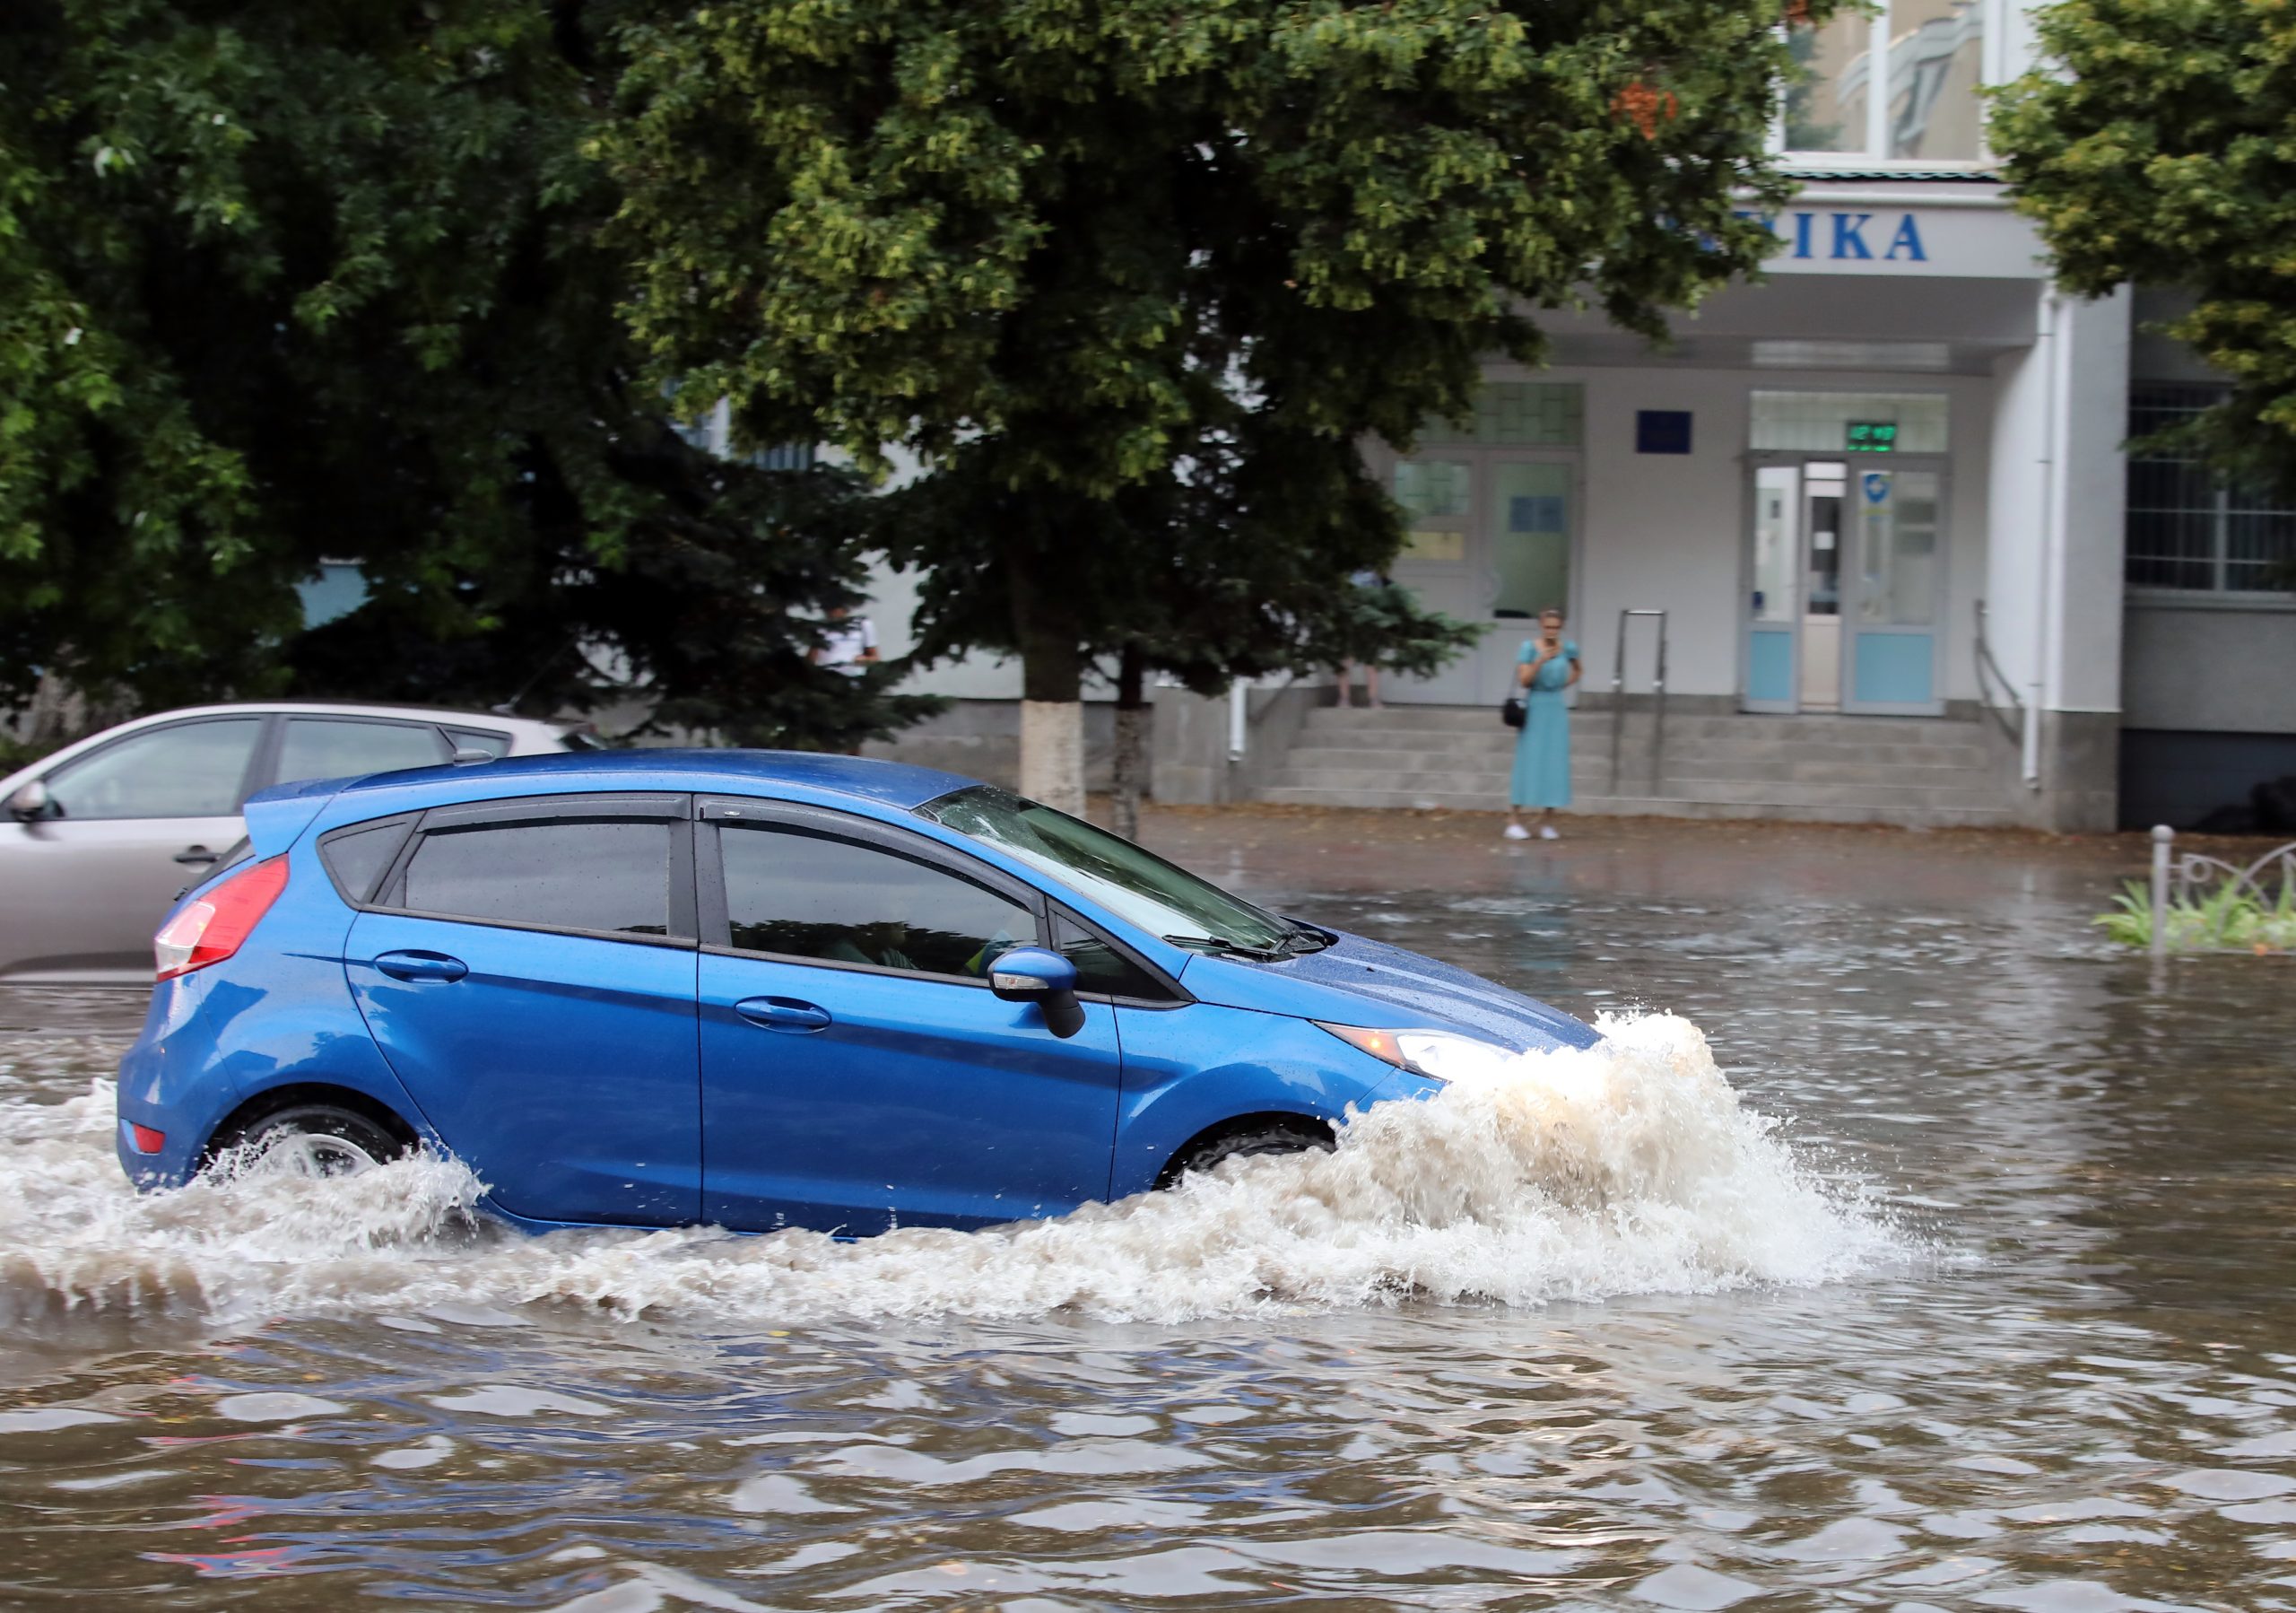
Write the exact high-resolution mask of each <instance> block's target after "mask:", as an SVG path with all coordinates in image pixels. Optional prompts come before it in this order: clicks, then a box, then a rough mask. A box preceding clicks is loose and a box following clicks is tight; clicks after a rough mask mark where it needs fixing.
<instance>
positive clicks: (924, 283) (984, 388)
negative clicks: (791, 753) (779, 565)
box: [597, 0, 1828, 771]
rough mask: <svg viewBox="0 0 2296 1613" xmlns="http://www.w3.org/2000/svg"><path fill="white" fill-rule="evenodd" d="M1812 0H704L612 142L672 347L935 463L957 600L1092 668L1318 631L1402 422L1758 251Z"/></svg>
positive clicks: (722, 383) (636, 289)
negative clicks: (1566, 311) (1551, 333)
mask: <svg viewBox="0 0 2296 1613" xmlns="http://www.w3.org/2000/svg"><path fill="white" fill-rule="evenodd" d="M1783 9H1784V8H1783V6H1782V5H1781V4H1780V0H1614V3H1602V0H1595V3H1588V4H1548V3H1544V0H1540V3H1535V4H1534V3H1528V0H1526V3H1520V4H1491V3H1484V0H1382V3H1379V4H1341V3H1339V0H711V3H710V4H707V5H704V6H698V7H696V8H694V9H692V10H691V11H688V12H684V13H679V14H676V15H674V16H673V17H671V18H670V19H668V20H666V21H663V22H654V23H648V24H644V25H640V26H637V27H635V28H633V30H632V31H631V33H630V35H629V36H628V39H627V52H628V55H629V57H630V60H631V70H630V72H629V74H627V75H626V77H625V79H624V82H623V91H622V94H623V105H624V106H625V107H626V109H627V111H628V116H627V117H626V118H621V119H617V120H615V121H614V122H613V123H611V124H609V125H606V126H603V127H602V128H601V130H600V133H599V135H598V137H597V149H598V150H599V151H600V152H601V153H602V154H603V155H604V157H605V158H606V160H607V161H608V163H609V164H610V166H611V168H612V170H613V172H614V174H615V175H616V177H617V178H618V179H619V181H620V183H621V185H622V188H623V190H624V193H625V200H624V202H623V205H622V213H621V215H620V218H621V238H622V240H627V241H628V242H630V243H631V247H632V248H633V251H634V254H635V256H636V258H637V262H638V274H637V275H636V278H635V280H634V283H633V288H632V294H631V301H630V311H631V318H632V321H633V325H634V328H635V330H636V332H637V335H638V336H639V340H640V341H641V343H642V344H644V345H645V346H647V347H648V349H650V350H651V352H652V353H654V354H655V355H656V356H657V359H658V361H659V362H660V363H661V365H662V366H663V369H664V371H665V373H667V374H673V375H675V376H678V377H680V378H682V379H683V384H685V385H687V386H690V387H691V388H695V389H696V390H697V391H700V392H702V393H705V394H708V395H710V396H718V395H723V396H726V397H729V398H731V399H732V400H733V402H734V405H735V412H736V415H737V418H738V420H739V421H740V423H741V424H742V426H743V429H744V432H746V433H748V434H749V435H750V436H751V437H752V439H754V440H776V439H778V438H782V437H788V436H802V435H815V434H817V435H819V436H820V437H822V439H824V440H830V441H834V442H837V443H839V444H841V445H843V446H844V447H845V448H847V449H849V450H850V451H851V452H852V453H853V454H854V456H855V457H856V458H857V459H858V460H859V461H860V462H861V463H863V464H864V465H873V464H879V463H882V462H883V457H884V456H885V455H886V454H887V453H888V451H889V450H891V449H900V450H904V451H905V452H906V453H907V454H909V455H910V456H913V457H915V458H917V459H918V460H919V461H921V462H923V463H924V464H926V466H928V467H929V468H930V470H931V471H932V473H933V474H932V475H929V476H928V477H927V478H926V481H925V482H924V483H923V484H920V485H919V486H918V489H917V490H916V494H915V497H914V498H913V499H912V500H911V501H910V508H911V511H912V519H913V521H914V524H913V525H912V526H910V527H908V528H907V529H906V532H905V533H904V535H903V536H900V537H899V538H898V539H897V540H896V543H897V545H900V546H902V547H903V552H904V553H905V554H906V557H907V558H909V559H911V560H914V561H918V562H927V563H930V564H932V565H933V566H934V567H935V569H936V571H935V575H936V581H935V584H934V585H933V588H932V589H931V591H929V592H928V596H927V611H928V616H929V625H930V628H931V632H932V636H933V637H934V639H935V641H936V642H945V643H956V642H992V643H996V644H998V645H1000V646H1003V647H1008V648H1011V649H1013V650H1018V651H1019V652H1020V653H1021V656H1022V662H1023V667H1024V687H1025V692H1026V693H1027V695H1028V697H1029V698H1031V699H1032V700H1038V701H1048V702H1058V701H1073V700H1074V699H1075V698H1076V695H1077V693H1078V688H1079V684H1080V680H1081V678H1082V677H1083V674H1084V671H1085V668H1086V667H1087V666H1088V665H1089V663H1090V662H1091V659H1092V658H1093V657H1094V656H1096V655H1098V654H1102V653H1106V652H1108V651H1109V650H1121V649H1123V648H1125V647H1126V645H1127V644H1132V645H1135V646H1144V647H1154V648H1153V650H1152V653H1155V654H1157V655H1158V656H1159V657H1160V658H1170V664H1175V665H1183V666H1185V665H1193V664H1196V662H1198V661H1203V662H1220V663H1222V664H1223V665H1224V667H1225V668H1226V669H1230V670H1234V669H1240V668H1241V667H1244V666H1247V665H1249V664H1250V663H1251V662H1252V660H1253V659H1254V658H1256V657H1258V656H1261V655H1263V654H1265V655H1266V657H1267V658H1268V659H1269V660H1270V661H1272V662H1274V663H1276V664H1297V659H1298V657H1297V655H1296V654H1294V653H1292V652H1289V651H1287V652H1284V653H1281V654H1279V653H1276V652H1274V651H1273V650H1270V649H1269V648H1268V644H1269V641H1268V638H1267V636H1266V634H1267V630H1268V627H1269V624H1270V623H1277V624H1281V623H1286V622H1288V623H1292V624H1293V625H1294V626H1295V627H1298V626H1299V624H1302V623H1306V624H1310V625H1309V626H1308V627H1305V628H1301V629H1300V631H1305V632H1309V633H1310V634H1311V635H1312V634H1313V633H1315V632H1325V631H1326V627H1328V625H1329V624H1330V623H1332V622H1334V621H1335V620H1344V604H1342V603H1338V601H1341V600H1342V599H1344V593H1345V589H1346V584H1345V578H1346V575H1347V573H1348V572H1349V571H1352V570H1353V569H1355V568H1356V567H1358V566H1361V565H1378V564H1380V563H1383V562H1385V561H1387V559H1388V558H1389V557H1391V556H1392V554H1394V552H1395V549H1396V545H1397V543H1398V542H1399V540H1400V531H1399V525H1398V519H1397V515H1396V511H1395V510H1394V509H1393V507H1392V506H1390V505H1388V504H1387V501H1386V500H1385V499H1384V496H1383V495H1382V494H1381V493H1379V491H1378V489H1377V488H1376V487H1374V486H1373V485H1371V484H1370V482H1369V481H1368V479H1367V477H1366V475H1365V472H1364V470H1363V468H1362V466H1361V460H1360V456H1359V455H1358V453H1357V452H1356V449H1357V448H1358V446H1359V445H1360V443H1361V440H1363V438H1364V437H1365V436H1366V435H1367V434H1370V433H1374V432H1376V433H1378V434H1380V435H1383V436H1385V437H1387V439H1389V440H1394V441H1396V442H1399V443H1400V442H1407V441H1409V440H1410V439H1411V438H1412V436H1413V432H1415V431H1416V430H1417V429H1418V427H1419V424H1420V423H1421V421H1422V419H1423V418H1425V417H1426V416H1427V415H1429V414H1437V413H1439V414H1449V415H1458V414H1463V413H1464V412H1465V410H1466V408H1467V406H1468V404H1469V400H1470V397H1471V396H1472V393H1473V389H1474V386H1475V383H1476V379H1477V375H1478V365H1479V361H1480V360H1481V359H1483V357H1485V356H1488V355H1490V354H1493V353H1502V354H1505V355H1508V356H1510V357H1513V358H1516V359H1518V360H1521V361H1524V362H1532V363H1535V362H1539V361H1540V359H1541V357H1542V356H1543V353H1544V344H1543V342H1542V339H1541V335H1540V331H1539V327H1538V324H1537V318H1536V316H1537V313H1538V311H1539V310H1542V309H1551V308H1559V307H1578V306H1587V305H1591V306H1593V307H1596V308H1598V309H1600V310H1602V311H1603V312H1604V313H1605V314H1607V315H1608V316H1609V317H1610V318H1612V319H1613V320H1614V321H1615V322H1617V323H1618V324H1620V325H1622V326H1624V327H1628V328H1631V329H1635V330H1640V331H1644V332H1648V333H1651V334H1654V335H1655V334H1657V333H1658V332H1659V331H1660V329H1661V327H1662V313H1661V310H1665V309H1667V308H1674V307H1690V306H1694V305H1695V304H1696V303H1697V302H1698V301H1700V299H1701V298H1702V297H1703V296H1704V295H1705V294H1706V293H1707V292H1709V291H1710V290H1711V289H1713V288H1714V287H1716V286H1718V285H1719V284H1721V283H1724V282H1725V281H1726V280H1728V279H1729V278H1731V277H1733V276H1735V275H1743V274H1744V273H1746V272H1748V271H1751V270H1752V269H1753V268H1754V267H1755V266H1758V265H1759V263H1760V262H1761V258H1762V257H1763V256H1764V255H1765V253H1766V252H1767V251H1768V250H1769V249H1770V246H1771V244H1772V243H1771V238H1770V235H1769V233H1768V231H1766V230H1765V229H1764V228H1763V226H1762V225H1761V223H1759V222H1756V221H1754V220H1752V219H1751V218H1748V217H1745V216H1744V214H1745V213H1746V212H1748V211H1758V210H1760V209H1761V207H1762V206H1764V205H1778V204H1780V203H1782V201H1783V199H1784V191H1783V188H1782V187H1781V186H1780V185H1779V182H1778V181H1777V180H1776V179H1774V177H1773V176H1772V175H1771V174H1770V172H1769V170H1767V169H1766V167H1765V162H1764V157H1763V134H1764V131H1765V129H1766V128H1767V126H1768V124H1769V121H1770V116H1771V112H1772V109H1773V108H1774V105H1775V96H1776V93H1777V92H1778V90H1779V85H1780V83H1781V82H1782V81H1783V79H1784V78H1785V76H1786V75H1787V73H1788V72H1789V70H1790V59H1789V57H1788V50H1787V44H1786V43H1785V41H1784V39H1782V38H1781V37H1780V34H1779V29H1778V24H1779V21H1780V18H1781V14H1782V12H1783ZM1797 9H1803V10H1806V12H1807V13H1808V14H1809V15H1810V16H1811V17H1812V18H1813V20H1822V15H1823V13H1824V12H1825V11H1826V10H1827V9H1828V8H1827V7H1825V6H1824V5H1822V4H1821V5H1817V6H1813V7H1809V8H1797ZM934 502H937V504H938V506H939V511H940V513H939V516H938V518H937V519H934V518H931V517H928V516H927V515H926V514H923V513H918V510H919V507H920V506H923V505H925V504H927V503H934ZM1207 549H1208V550H1210V551H1211V553H1210V554H1208V555H1206V554H1205V550H1207ZM1199 562H1202V563H1199ZM1207 568H1208V569H1207ZM1174 573H1177V587H1176V588H1172V589H1167V588H1166V587H1165V586H1164V582H1165V580H1168V579H1169V578H1170V575H1171V574H1174ZM1287 588H1288V589H1290V590H1291V591H1290V592H1289V593H1288V594H1287V593H1284V592H1283V589H1287ZM1231 595H1232V596H1234V601H1235V602H1239V603H1240V606H1241V607H1242V608H1241V614H1242V615H1251V614H1252V612H1254V611H1255V610H1257V611H1259V612H1260V615H1259V616H1258V618H1257V623H1251V624H1246V625H1243V626H1235V625H1218V626H1217V627H1216V630H1215V631H1213V632H1209V633H1207V634H1205V635H1203V636H1201V637H1199V636H1198V635H1197V633H1196V628H1197V627H1198V625H1199V624H1202V623H1232V620H1233V618H1232V617H1231V616H1223V615H1222V614H1221V606H1222V602H1223V601H1228V600H1229V597H1230V596H1231ZM1263 607H1265V608H1263ZM1319 622H1320V623H1325V624H1326V627H1316V626H1313V625H1312V624H1314V623H1319ZM1423 625H1424V626H1427V627H1430V628H1434V627H1436V626H1437V625H1438V624H1436V623H1432V622H1429V623H1424V624H1423ZM1327 637H1328V634H1327V633H1326V638H1327ZM1314 653H1320V654H1323V655H1325V656H1326V658H1327V657H1328V655H1329V650H1328V648H1326V649H1325V650H1320V651H1317V652H1314ZM1309 658H1313V655H1312V654H1311V655H1310V657H1309ZM1027 766H1028V763H1027V760H1026V758H1024V760H1023V767H1024V771H1025V770H1026V768H1027Z"/></svg>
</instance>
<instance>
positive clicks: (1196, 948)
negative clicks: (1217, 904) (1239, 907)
mask: <svg viewBox="0 0 2296 1613" xmlns="http://www.w3.org/2000/svg"><path fill="white" fill-rule="evenodd" d="M1164 939H1166V940H1167V941H1170V943H1171V944H1172V945H1173V946H1185V947H1187V949H1188V950H1189V951H1191V952H1210V953H1216V954H1218V955H1220V956H1222V957H1223V958H1249V959H1251V960H1252V961H1253V962H1254V963H1282V962H1283V960H1284V959H1285V958H1287V957H1290V956H1291V954H1290V953H1289V952H1278V951H1275V950H1274V949H1273V948H1271V947H1266V946H1241V945H1239V944H1238V943H1237V942H1234V941H1231V940H1230V939H1228V937H1225V936H1166V937H1164Z"/></svg>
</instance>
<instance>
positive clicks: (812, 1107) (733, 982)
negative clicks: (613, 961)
mask: <svg viewBox="0 0 2296 1613" xmlns="http://www.w3.org/2000/svg"><path fill="white" fill-rule="evenodd" d="M757 998H778V999H781V1000H783V1001H785V1002H791V1003H802V1004H804V1005H805V1006H806V1007H813V1008H815V1009H818V1010H820V1011H821V1012H822V1013H823V1014H824V1015H825V1016H826V1017H827V1018H828V1021H829V1023H828V1024H825V1025H823V1026H822V1027H821V1028H820V1029H818V1030H814V1029H804V1028H796V1027H792V1028H788V1029H781V1028H776V1027H774V1026H772V1025H770V1024H756V1023H753V1022H752V1021H751V1020H748V1019H746V1018H744V1017H743V1016H742V1015H740V1014H739V1013H737V1012H736V1011H735V1005H736V1004H737V1003H741V1002H744V1001H750V1000H754V999H757ZM1083 1008H1084V1025H1083V1029H1082V1030H1080V1031H1078V1032H1077V1033H1076V1034H1074V1036H1070V1037H1066V1038H1061V1037H1056V1036H1053V1035H1051V1034H1049V1033H1047V1031H1046V1029H1045V1025H1044V1016H1043V1012H1042V1010H1040V1009H1039V1008H1037V1007H1032V1006H1029V1005H1025V1004H1020V1003H1011V1002H1005V1001H1001V1000H999V999H998V998H996V997H995V996H994V995H992V994H991V993H990V992H989V991H988V990H987V989H986V988H984V987H980V986H974V985H963V984H959V983H957V982H955V981H939V980H918V979H903V978H901V977H900V976H898V975H890V974H883V973H878V972H874V971H868V970H860V969H850V970H848V969H836V968H825V967H821V966H818V965H810V964H804V963H785V962H780V961H778V960H774V959H770V958H756V957H729V956H723V955H714V954H705V955H703V957H702V959H701V1105H702V1117H703V1135H704V1138H705V1142H704V1148H705V1150H706V1152H707V1155H708V1157H709V1161H710V1167H709V1172H708V1173H707V1174H708V1187H707V1190H706V1192H705V1196H704V1199H703V1204H702V1218H703V1219H704V1220H706V1221H709V1222H713V1223H715V1224H717V1225H723V1226H730V1227H733V1228H735V1229H736V1230H739V1231H760V1230H770V1229H771V1228H773V1227H777V1226H814V1227H820V1228H822V1229H824V1230H830V1229H835V1230H839V1231H843V1232H849V1233H857V1234H858V1233H872V1232H883V1231H884V1230H886V1229H887V1228H888V1227H889V1226H891V1225H895V1224H896V1223H898V1224H899V1225H904V1226H912V1225H928V1226H981V1225H987V1224H989V1223H991V1222H996V1221H1015V1220H1022V1219H1027V1218H1030V1217H1033V1216H1046V1215H1058V1214H1060V1213H1062V1212H1064V1211H1066V1210H1070V1209H1074V1208H1075V1207H1076V1206H1077V1205H1079V1204H1082V1203H1083V1202H1084V1201H1086V1200H1087V1199H1102V1198H1106V1197H1107V1196H1108V1190H1109V1141H1110V1139H1111V1138H1113V1137H1114V1136H1115V1135H1116V1129H1117V1110H1118V1078H1119V1077H1120V1075H1121V1073H1122V1070H1123V1068H1124V1062H1123V1059H1122V1055H1121V1054H1120V1052H1119V1050H1118V1042H1117V1015H1118V1011H1117V1010H1115V1009H1113V1008H1111V1007H1109V1005H1108V1004H1106V1003H1094V1002H1087V1003H1085V1004H1084V1005H1083ZM793 1068H802V1070H803V1074H802V1076H801V1077H799V1078H797V1079H796V1080H792V1079H789V1078H787V1072H788V1071H790V1070H792V1069H793Z"/></svg>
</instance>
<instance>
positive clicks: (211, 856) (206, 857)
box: [176, 846, 223, 868]
mask: <svg viewBox="0 0 2296 1613" xmlns="http://www.w3.org/2000/svg"><path fill="white" fill-rule="evenodd" d="M222 855H223V854H222V852H221V851H210V850H208V849H207V848H206V847H204V846H186V847H185V848H184V849H183V850H180V851H178V852H177V853H176V860H177V861H178V862H179V863H182V864H183V865H184V866H185V867H187V868H191V867H194V866H196V865H198V864H201V863H210V862H213V861H214V860H215V859H217V858H219V857H221V856H222Z"/></svg>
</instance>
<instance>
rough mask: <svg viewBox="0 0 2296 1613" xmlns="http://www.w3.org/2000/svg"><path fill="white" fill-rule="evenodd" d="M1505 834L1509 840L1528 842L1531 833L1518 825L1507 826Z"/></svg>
mask: <svg viewBox="0 0 2296 1613" xmlns="http://www.w3.org/2000/svg"><path fill="white" fill-rule="evenodd" d="M1505 833H1506V835H1507V838H1508V839H1509V840H1528V839H1530V838H1531V832H1530V831H1529V830H1528V829H1526V828H1524V827H1523V825H1522V824H1508V825H1507V828H1506V831H1505Z"/></svg>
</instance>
